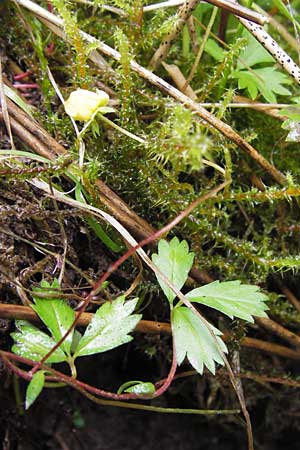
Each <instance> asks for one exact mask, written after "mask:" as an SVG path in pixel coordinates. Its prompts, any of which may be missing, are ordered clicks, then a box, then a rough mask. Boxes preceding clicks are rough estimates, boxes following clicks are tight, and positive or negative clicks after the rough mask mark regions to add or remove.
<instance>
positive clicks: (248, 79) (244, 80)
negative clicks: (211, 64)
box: [232, 70, 258, 100]
mask: <svg viewBox="0 0 300 450" xmlns="http://www.w3.org/2000/svg"><path fill="white" fill-rule="evenodd" d="M232 76H233V78H237V80H238V87H239V89H247V91H248V93H249V95H250V97H251V98H252V100H254V99H255V98H256V97H257V94H258V81H257V79H256V77H255V76H254V75H253V73H252V72H248V71H246V70H241V71H239V72H234V73H233V74H232Z"/></svg>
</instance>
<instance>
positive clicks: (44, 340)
mask: <svg viewBox="0 0 300 450" xmlns="http://www.w3.org/2000/svg"><path fill="white" fill-rule="evenodd" d="M15 324H16V327H17V329H18V331H17V332H14V333H11V337H12V338H13V339H14V341H15V344H14V345H13V347H12V351H13V352H14V353H15V354H16V355H19V356H23V357H24V358H29V359H32V360H33V361H40V360H41V359H42V358H43V357H44V356H45V355H47V353H49V351H50V350H51V349H52V348H53V347H54V346H55V344H56V342H55V341H54V339H52V338H51V337H49V336H48V335H47V334H45V333H43V332H42V331H40V330H39V329H38V328H36V327H35V326H33V325H31V324H30V323H29V322H26V321H25V320H16V322H15ZM63 361H66V355H65V353H64V352H63V351H62V350H61V348H57V349H56V350H55V351H54V353H52V354H51V356H49V358H48V359H47V363H58V362H63Z"/></svg>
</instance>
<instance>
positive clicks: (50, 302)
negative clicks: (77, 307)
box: [32, 280, 75, 355]
mask: <svg viewBox="0 0 300 450" xmlns="http://www.w3.org/2000/svg"><path fill="white" fill-rule="evenodd" d="M58 290H59V283H58V281H57V280H54V281H53V283H52V284H51V285H50V284H49V283H48V282H47V281H46V280H43V281H42V282H41V287H39V288H34V289H33V291H34V294H33V295H32V297H33V299H34V302H35V305H32V309H34V311H35V312H36V313H37V314H38V316H39V317H40V319H41V320H42V321H43V322H44V324H45V325H46V326H47V328H48V329H49V331H50V332H51V334H52V336H53V337H54V339H55V340H56V342H58V341H59V340H60V339H61V338H62V336H64V335H65V333H66V332H67V330H68V329H69V328H70V326H71V325H72V323H73V321H74V319H75V312H74V311H73V309H72V308H71V307H70V306H69V305H68V304H67V303H66V302H65V301H64V300H62V299H60V298H55V297H56V296H57V295H59V291H58ZM39 293H42V294H43V295H45V294H47V295H49V298H45V297H43V298H42V297H39V296H38V294H39ZM73 332H74V330H72V331H71V333H70V334H69V335H68V336H67V338H66V339H65V340H64V342H63V343H62V344H61V346H60V347H61V348H62V349H63V350H64V352H65V353H66V354H67V355H69V354H70V351H71V345H72V339H73Z"/></svg>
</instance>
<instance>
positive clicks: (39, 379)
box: [25, 370, 45, 409]
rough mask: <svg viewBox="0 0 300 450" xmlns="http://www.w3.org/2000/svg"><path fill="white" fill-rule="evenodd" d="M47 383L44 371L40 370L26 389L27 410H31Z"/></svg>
mask: <svg viewBox="0 0 300 450" xmlns="http://www.w3.org/2000/svg"><path fill="white" fill-rule="evenodd" d="M44 383H45V374H44V371H43V370H38V371H37V372H36V373H35V374H34V375H33V377H32V379H31V381H30V383H29V384H28V386H27V389H26V399H25V409H29V408H30V406H31V405H32V404H33V403H34V402H35V400H36V399H37V397H38V396H39V395H40V393H41V391H42V389H43V387H44Z"/></svg>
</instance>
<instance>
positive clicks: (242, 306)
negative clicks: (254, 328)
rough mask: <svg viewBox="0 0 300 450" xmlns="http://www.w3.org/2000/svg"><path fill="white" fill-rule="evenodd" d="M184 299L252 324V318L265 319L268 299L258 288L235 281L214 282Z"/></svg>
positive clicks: (190, 293)
mask: <svg viewBox="0 0 300 450" xmlns="http://www.w3.org/2000/svg"><path fill="white" fill-rule="evenodd" d="M186 297H187V298H188V299H189V300H190V301H191V302H196V303H201V304H202V305H206V306H210V307H211V308H214V309H217V310H218V311H221V312H222V313H224V314H226V315H227V316H229V317H231V318H233V317H239V318H240V319H244V320H247V321H249V322H253V321H254V320H253V317H252V316H260V317H267V315H266V313H265V311H266V310H267V309H268V307H267V305H266V303H265V302H266V301H267V300H268V297H267V296H266V295H265V294H263V293H262V292H260V290H259V287H258V286H253V285H249V284H241V282H240V281H239V280H236V281H224V282H219V281H214V282H213V283H209V284H206V285H205V286H201V287H199V288H197V289H194V290H192V291H190V292H189V293H188V294H186Z"/></svg>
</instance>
